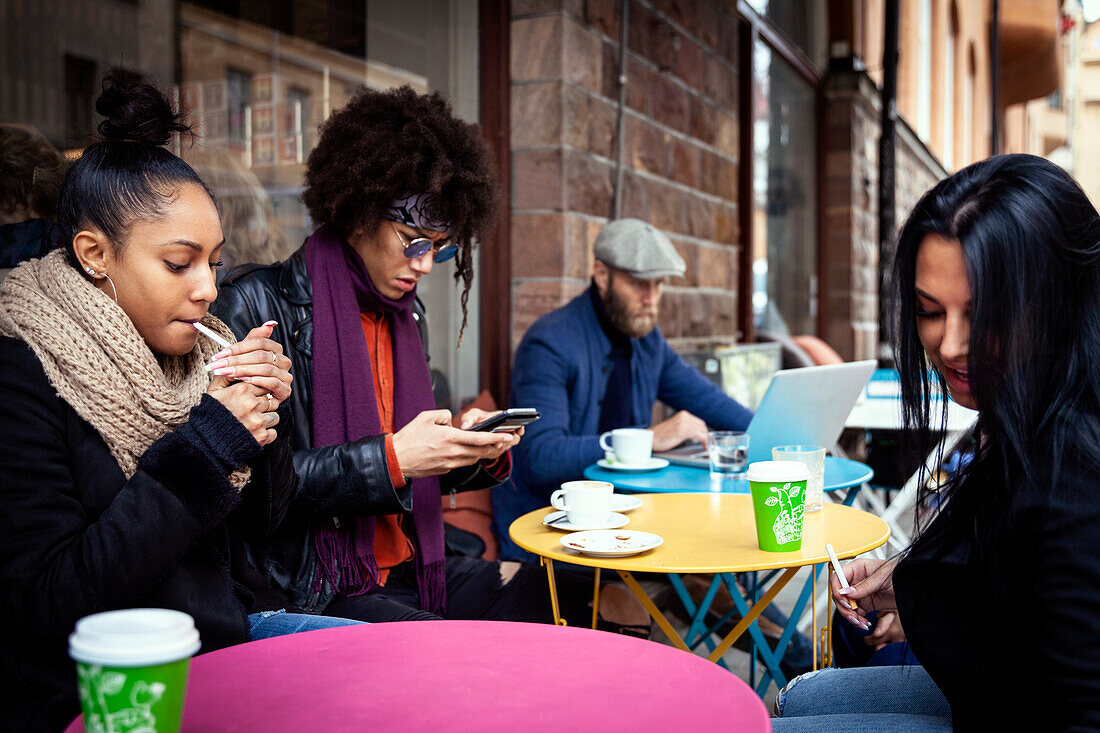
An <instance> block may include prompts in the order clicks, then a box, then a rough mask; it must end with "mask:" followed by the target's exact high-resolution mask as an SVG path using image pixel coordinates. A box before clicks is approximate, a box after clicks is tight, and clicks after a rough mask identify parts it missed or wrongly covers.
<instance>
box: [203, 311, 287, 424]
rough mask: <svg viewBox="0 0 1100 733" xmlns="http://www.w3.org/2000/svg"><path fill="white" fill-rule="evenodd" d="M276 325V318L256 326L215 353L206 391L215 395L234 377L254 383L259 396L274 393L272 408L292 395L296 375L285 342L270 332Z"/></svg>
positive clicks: (233, 379) (240, 380) (237, 379)
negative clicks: (291, 390) (211, 374)
mask: <svg viewBox="0 0 1100 733" xmlns="http://www.w3.org/2000/svg"><path fill="white" fill-rule="evenodd" d="M277 325H278V324H277V323H276V322H275V321H268V322H266V323H264V324H263V325H261V326H257V327H256V328H254V329H252V330H251V331H249V332H248V335H247V336H245V337H244V339H242V340H241V341H238V342H237V343H235V344H233V345H232V346H230V347H229V348H227V349H223V350H222V351H220V352H218V353H217V354H215V355H214V359H213V361H211V362H210V363H209V364H207V366H206V368H207V369H208V370H210V371H213V373H214V379H213V381H211V382H210V387H209V389H207V392H208V393H210V394H211V395H213V394H214V391H215V390H219V389H224V388H226V387H228V386H229V385H230V384H232V383H233V382H234V381H236V382H245V383H247V384H249V385H251V386H252V387H253V392H254V393H255V394H256V395H257V396H263V395H267V394H270V395H271V396H272V397H274V398H275V399H274V405H273V406H272V408H271V409H273V410H274V409H278V407H279V405H280V404H282V403H283V401H284V400H286V399H287V398H288V397H290V383H291V382H292V381H293V379H294V377H293V376H292V375H291V374H290V359H289V358H288V357H286V356H283V347H282V345H281V344H279V343H278V342H276V341H272V340H271V332H272V331H274V330H275V326H277ZM238 417H239V416H238ZM242 422H243V421H242Z"/></svg>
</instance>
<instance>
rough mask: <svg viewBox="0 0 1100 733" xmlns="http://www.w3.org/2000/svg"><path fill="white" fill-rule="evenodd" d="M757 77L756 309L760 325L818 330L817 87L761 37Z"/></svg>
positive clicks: (800, 331) (789, 330) (795, 331)
mask: <svg viewBox="0 0 1100 733" xmlns="http://www.w3.org/2000/svg"><path fill="white" fill-rule="evenodd" d="M753 80H754V84H753V86H754V95H753V155H754V160H753V217H754V221H753V241H752V272H753V316H754V318H755V324H756V328H757V329H758V330H761V331H767V332H771V333H779V334H814V333H816V331H817V326H816V322H817V195H816V193H815V192H816V179H817V165H816V155H815V146H814V142H815V136H816V119H815V115H814V109H815V102H814V90H813V88H812V87H811V86H810V85H809V84H808V83H806V82H805V81H804V80H803V79H802V77H800V76H799V75H798V74H797V73H796V72H795V71H794V69H793V68H791V66H790V65H789V64H787V63H786V62H785V61H783V60H782V59H781V58H779V57H778V56H777V55H776V54H774V53H772V51H771V50H770V49H769V48H768V47H767V46H766V45H765V44H763V43H760V42H758V43H757V45H756V47H755V48H754V49H753Z"/></svg>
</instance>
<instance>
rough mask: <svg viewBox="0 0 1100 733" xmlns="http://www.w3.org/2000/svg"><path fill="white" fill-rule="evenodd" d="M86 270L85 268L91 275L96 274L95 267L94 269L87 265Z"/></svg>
mask: <svg viewBox="0 0 1100 733" xmlns="http://www.w3.org/2000/svg"><path fill="white" fill-rule="evenodd" d="M84 270H85V271H86V272H87V273H88V274H89V275H94V274H95V270H93V269H92V268H90V267H85V268H84Z"/></svg>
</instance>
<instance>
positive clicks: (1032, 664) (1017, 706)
mask: <svg viewBox="0 0 1100 733" xmlns="http://www.w3.org/2000/svg"><path fill="white" fill-rule="evenodd" d="M1082 440H1084V439H1083V438H1082ZM1071 453H1072V448H1070V449H1068V450H1067V453H1066V455H1063V456H1062V460H1063V466H1062V472H1061V479H1060V481H1059V482H1058V485H1057V486H1051V485H1050V483H1049V481H1043V480H1041V479H1039V480H1036V481H1034V485H1022V486H1017V487H1014V489H1013V491H1012V493H1011V495H1012V506H1011V508H1010V512H1011V513H1010V516H1011V518H1012V522H1011V524H1012V526H1011V529H1010V532H1009V535H1008V536H1005V537H1004V538H1003V539H1002V540H1000V541H998V542H997V543H996V546H995V548H994V552H995V554H996V556H997V557H998V558H1000V560H1001V561H1002V562H1003V563H1004V565H1005V567H1006V568H1009V569H1010V571H1011V577H1010V578H1009V579H1007V580H1008V582H1007V585H1006V586H1004V587H1000V586H994V585H993V583H994V582H995V581H992V580H991V579H990V578H989V577H988V574H987V573H984V572H982V571H980V570H979V569H978V568H976V567H975V563H974V561H973V553H972V551H971V550H970V547H971V546H972V545H968V544H967V543H959V544H958V546H956V547H950V548H936V551H930V550H928V549H927V548H923V547H916V548H914V550H913V551H912V552H911V553H910V554H908V555H907V556H906V557H905V558H904V559H903V560H902V562H901V563H899V565H898V567H897V568H896V569H895V571H894V591H895V594H896V598H897V604H898V611H899V614H898V615H899V619H900V620H901V623H902V626H903V627H904V628H905V634H906V638H907V639H908V641H909V644H910V646H911V647H912V649H913V652H914V654H915V655H916V657H917V659H919V660H920V662H921V664H922V665H924V668H925V669H926V670H927V671H928V674H929V675H930V676H931V677H932V679H933V680H934V681H935V682H936V684H937V685H938V686H939V688H940V690H941V691H942V692H943V694H944V696H945V697H946V698H947V700H948V702H950V703H951V713H952V723H953V725H954V728H955V730H960V731H971V730H973V731H989V730H1021V731H1022V730H1033V731H1039V730H1041V731H1065V730H1074V731H1078V730H1080V731H1084V730H1093V731H1094V730H1100V492H1098V491H1097V489H1098V487H1100V470H1098V468H1097V467H1096V466H1084V465H1082V463H1081V461H1079V460H1075V459H1074V458H1073V457H1072V455H1071ZM1035 475H1036V476H1040V477H1041V476H1044V475H1049V473H1046V472H1044V471H1041V470H1039V471H1036V472H1035ZM1027 483H1029V484H1031V483H1032V481H1028V482H1027ZM964 488H965V487H964Z"/></svg>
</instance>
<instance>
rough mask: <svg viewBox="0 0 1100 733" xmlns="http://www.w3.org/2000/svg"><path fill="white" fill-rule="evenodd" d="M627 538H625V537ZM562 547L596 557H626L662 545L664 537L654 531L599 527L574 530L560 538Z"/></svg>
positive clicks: (559, 541)
mask: <svg viewBox="0 0 1100 733" xmlns="http://www.w3.org/2000/svg"><path fill="white" fill-rule="evenodd" d="M623 538H625V539H623ZM558 543H559V544H560V545H561V546H562V547H568V548H569V549H570V550H576V551H577V552H580V553H583V554H585V555H593V556H595V557H625V556H627V555H637V554H638V553H639V552H645V551H646V550H652V549H653V548H654V547H660V546H661V544H662V543H664V539H662V538H661V536H660V535H656V534H653V533H652V532H639V531H638V530H631V529H626V530H614V529H597V530H592V531H588V532H574V533H572V534H567V535H565V536H564V537H560V538H558Z"/></svg>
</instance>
